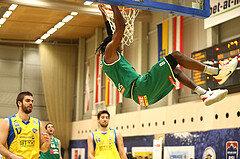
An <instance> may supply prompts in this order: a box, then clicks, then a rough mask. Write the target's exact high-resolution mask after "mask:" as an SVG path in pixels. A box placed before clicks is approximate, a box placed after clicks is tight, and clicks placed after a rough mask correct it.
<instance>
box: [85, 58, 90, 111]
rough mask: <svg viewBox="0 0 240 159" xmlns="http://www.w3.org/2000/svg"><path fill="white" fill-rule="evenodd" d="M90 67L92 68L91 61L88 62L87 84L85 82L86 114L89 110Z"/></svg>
mask: <svg viewBox="0 0 240 159" xmlns="http://www.w3.org/2000/svg"><path fill="white" fill-rule="evenodd" d="M89 67H90V61H89V60H88V65H87V72H86V82H85V104H84V112H85V113H86V112H87V111H88V110H89V82H90V73H89Z"/></svg>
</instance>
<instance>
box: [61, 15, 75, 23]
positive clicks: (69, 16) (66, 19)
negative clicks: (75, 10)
mask: <svg viewBox="0 0 240 159" xmlns="http://www.w3.org/2000/svg"><path fill="white" fill-rule="evenodd" d="M72 18H73V16H72V15H68V16H66V17H65V18H64V19H63V20H62V22H65V23H67V22H69V21H70V20H71V19H72Z"/></svg>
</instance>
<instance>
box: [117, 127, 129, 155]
mask: <svg viewBox="0 0 240 159" xmlns="http://www.w3.org/2000/svg"><path fill="white" fill-rule="evenodd" d="M116 133H117V146H118V151H119V155H120V157H121V159H127V155H126V153H125V150H124V144H123V137H122V135H121V134H120V133H119V132H118V131H117V132H116Z"/></svg>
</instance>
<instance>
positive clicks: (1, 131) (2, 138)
mask: <svg viewBox="0 0 240 159" xmlns="http://www.w3.org/2000/svg"><path fill="white" fill-rule="evenodd" d="M8 132H9V120H8V119H4V120H3V121H2V122H1V124H0V154H1V155H3V156H4V157H6V158H9V159H24V158H23V157H20V156H17V155H15V154H13V153H11V152H10V151H9V150H8V149H7V148H6V147H5V144H6V143H7V138H8Z"/></svg>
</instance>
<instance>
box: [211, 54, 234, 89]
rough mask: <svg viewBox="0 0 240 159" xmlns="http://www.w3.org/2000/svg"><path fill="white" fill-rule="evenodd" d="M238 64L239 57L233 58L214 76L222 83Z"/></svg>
mask: <svg viewBox="0 0 240 159" xmlns="http://www.w3.org/2000/svg"><path fill="white" fill-rule="evenodd" d="M237 64H238V60H237V57H235V58H233V59H232V60H231V61H230V62H229V63H228V64H226V65H223V66H222V69H221V70H220V71H219V74H218V75H217V76H213V77H214V78H215V79H216V81H217V82H218V83H219V84H220V85H222V84H223V83H224V82H225V81H226V80H227V79H228V77H229V76H230V75H231V74H232V73H233V72H234V70H235V69H236V67H237Z"/></svg>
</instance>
